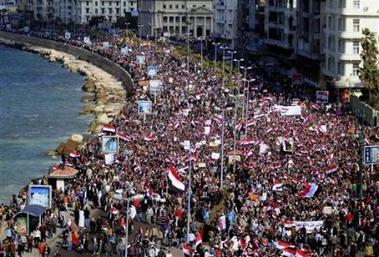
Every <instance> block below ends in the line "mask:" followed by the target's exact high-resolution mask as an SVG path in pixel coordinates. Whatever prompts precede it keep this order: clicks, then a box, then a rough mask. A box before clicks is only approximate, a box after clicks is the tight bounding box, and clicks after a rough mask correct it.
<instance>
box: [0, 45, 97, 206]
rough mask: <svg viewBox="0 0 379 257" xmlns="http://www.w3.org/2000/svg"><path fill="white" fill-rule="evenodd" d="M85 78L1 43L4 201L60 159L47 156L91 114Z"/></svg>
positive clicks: (0, 188) (81, 129)
mask: <svg viewBox="0 0 379 257" xmlns="http://www.w3.org/2000/svg"><path fill="white" fill-rule="evenodd" d="M84 80H85V78H84V77H83V76H81V75H79V74H75V73H71V72H70V71H68V70H67V69H65V68H64V67H62V65H61V64H57V63H52V62H49V61H48V60H46V59H44V58H42V57H41V56H39V55H37V54H32V53H28V52H24V51H22V50H18V49H14V48H9V47H5V46H2V45H0V203H6V204H7V203H9V200H10V199H11V197H12V195H13V194H17V193H18V192H19V190H20V189H21V188H22V187H23V186H25V185H27V184H28V183H29V182H30V180H31V179H34V178H38V177H41V176H42V175H44V174H46V173H47V171H48V169H49V167H50V166H51V165H52V164H54V163H58V162H59V161H60V158H57V159H54V158H52V157H49V156H47V152H48V150H53V149H55V148H56V147H57V146H58V145H59V144H60V143H61V142H63V141H65V140H66V139H67V138H68V137H70V136H71V135H72V134H74V133H79V134H84V133H86V130H87V128H88V124H89V122H90V120H91V118H92V117H91V115H86V116H83V115H79V112H80V111H81V110H82V108H83V105H84V104H83V103H82V102H81V98H82V97H83V96H84V95H85V94H86V93H85V92H83V91H82V90H81V87H82V86H83V84H84Z"/></svg>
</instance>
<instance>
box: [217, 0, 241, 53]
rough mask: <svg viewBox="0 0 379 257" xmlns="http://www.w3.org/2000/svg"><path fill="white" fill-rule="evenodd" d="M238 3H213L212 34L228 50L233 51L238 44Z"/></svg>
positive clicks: (231, 0) (234, 0)
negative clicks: (226, 46)
mask: <svg viewBox="0 0 379 257" xmlns="http://www.w3.org/2000/svg"><path fill="white" fill-rule="evenodd" d="M239 2H240V1H237V0H214V1H213V34H212V36H213V37H214V38H217V39H220V40H222V41H223V43H224V44H225V45H228V47H229V48H232V49H235V48H236V47H237V44H238V39H239V38H240V37H239V35H238V25H239V24H240V21H241V20H239V18H238V15H239Z"/></svg>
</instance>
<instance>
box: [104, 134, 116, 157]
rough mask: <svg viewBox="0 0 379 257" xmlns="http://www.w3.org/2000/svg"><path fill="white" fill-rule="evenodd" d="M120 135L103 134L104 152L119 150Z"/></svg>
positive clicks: (113, 152)
mask: <svg viewBox="0 0 379 257" xmlns="http://www.w3.org/2000/svg"><path fill="white" fill-rule="evenodd" d="M118 149H119V146H118V137H117V136H103V137H102V144H101V150H102V152H103V153H106V154H108V153H112V154H115V153H117V152H118Z"/></svg>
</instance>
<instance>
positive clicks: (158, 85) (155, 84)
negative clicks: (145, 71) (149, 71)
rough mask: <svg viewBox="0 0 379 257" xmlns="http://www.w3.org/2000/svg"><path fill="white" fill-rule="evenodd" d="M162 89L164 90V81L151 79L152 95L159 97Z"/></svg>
mask: <svg viewBox="0 0 379 257" xmlns="http://www.w3.org/2000/svg"><path fill="white" fill-rule="evenodd" d="M161 89H162V81H161V80H156V79H151V80H150V81H149V90H150V94H152V95H158V94H159V92H160V91H161Z"/></svg>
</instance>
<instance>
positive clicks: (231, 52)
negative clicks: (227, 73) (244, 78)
mask: <svg viewBox="0 0 379 257" xmlns="http://www.w3.org/2000/svg"><path fill="white" fill-rule="evenodd" d="M236 53H237V51H228V54H231V55H232V59H230V65H231V66H232V70H233V60H234V58H233V57H234V54H236Z"/></svg>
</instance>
